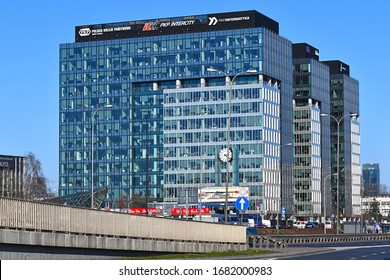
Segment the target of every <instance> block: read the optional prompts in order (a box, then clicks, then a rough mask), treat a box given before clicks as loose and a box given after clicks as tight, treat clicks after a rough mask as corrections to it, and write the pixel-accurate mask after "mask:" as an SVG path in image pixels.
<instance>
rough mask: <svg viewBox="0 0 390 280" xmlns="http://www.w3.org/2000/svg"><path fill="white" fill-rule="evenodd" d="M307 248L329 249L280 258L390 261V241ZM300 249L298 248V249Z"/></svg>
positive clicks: (281, 257) (323, 245)
mask: <svg viewBox="0 0 390 280" xmlns="http://www.w3.org/2000/svg"><path fill="white" fill-rule="evenodd" d="M305 247H311V248H321V249H324V248H326V249H329V250H330V251H328V252H320V253H314V254H310V255H303V256H302V255H299V254H298V255H295V256H285V257H283V256H280V257H276V258H275V259H284V260H390V241H381V242H361V243H345V244H340V245H338V244H332V245H329V244H322V245H319V244H317V245H310V246H305ZM296 248H298V247H296Z"/></svg>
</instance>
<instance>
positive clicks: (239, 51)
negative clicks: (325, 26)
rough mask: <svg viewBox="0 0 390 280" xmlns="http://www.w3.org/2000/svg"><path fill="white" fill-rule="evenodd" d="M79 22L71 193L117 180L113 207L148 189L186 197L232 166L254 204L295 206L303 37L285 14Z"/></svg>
mask: <svg viewBox="0 0 390 280" xmlns="http://www.w3.org/2000/svg"><path fill="white" fill-rule="evenodd" d="M75 31H76V34H75V35H76V38H75V42H74V43H66V44H61V45H60V85H59V89H60V101H59V102H60V124H59V130H60V136H59V137H60V144H59V153H60V154H59V161H60V162H59V170H60V175H59V177H60V178H59V181H60V186H59V192H60V195H68V194H72V193H77V192H82V191H85V190H88V189H91V188H92V187H94V188H101V187H107V188H108V194H107V198H106V199H107V202H108V203H111V204H113V207H116V205H117V204H119V201H120V200H121V199H130V200H132V199H134V198H135V197H145V196H146V194H148V198H149V201H165V202H171V203H175V202H177V201H178V195H179V192H180V191H181V190H183V189H187V188H195V189H202V188H212V187H220V186H224V185H225V183H226V181H225V178H226V176H225V175H224V174H226V172H229V173H231V176H229V177H230V178H232V179H233V180H232V182H229V183H230V185H231V186H233V185H234V186H237V187H241V188H247V189H248V190H249V192H250V197H251V200H250V201H251V205H250V209H249V211H255V210H257V211H258V210H259V209H260V210H261V211H262V213H280V211H281V207H286V208H287V212H288V213H290V214H291V213H292V211H293V210H292V209H293V204H292V199H291V198H292V193H291V191H292V174H291V171H290V172H288V170H291V167H292V159H293V157H292V149H291V147H290V146H288V145H285V144H287V143H291V142H292V141H293V103H292V100H293V91H292V68H291V65H292V47H291V42H290V41H289V40H287V39H285V38H283V37H282V36H280V35H279V24H278V23H277V22H276V21H274V20H272V19H270V18H268V17H266V16H264V15H262V14H260V13H258V12H256V11H243V12H234V13H225V14H208V15H197V16H185V17H175V18H164V19H150V20H137V21H130V22H120V23H109V24H99V25H85V26H77V27H76V29H75ZM208 69H215V70H218V71H217V72H215V71H214V72H211V71H209V70H208ZM247 70H251V72H250V73H249V72H246V71H247ZM107 105H109V106H107ZM230 106H231V107H230ZM229 108H231V110H229ZM229 111H230V112H231V114H229ZM229 115H230V122H229V123H230V124H231V130H230V137H229V138H230V139H231V140H230V145H231V148H232V150H233V154H234V159H233V165H232V166H231V169H229V170H226V165H225V163H224V162H221V161H220V160H219V158H218V154H219V151H220V150H221V149H222V148H223V147H226V145H227V142H228V141H227V139H228V137H227V119H228V118H229ZM92 127H93V128H94V130H93V129H92ZM93 131H94V132H93ZM92 144H93V147H94V149H92ZM92 150H94V155H92ZM92 158H94V160H93V162H94V168H93V170H94V172H92ZM279 168H281V169H282V173H283V171H285V172H284V173H283V174H285V175H283V176H282V178H280V176H279V174H280V172H279V171H280V169H279ZM92 173H93V177H94V180H92ZM281 180H283V184H281ZM92 181H94V184H93V185H94V186H92ZM281 197H282V198H283V199H284V200H281ZM229 204H234V201H231V200H229Z"/></svg>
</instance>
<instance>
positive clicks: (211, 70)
mask: <svg viewBox="0 0 390 280" xmlns="http://www.w3.org/2000/svg"><path fill="white" fill-rule="evenodd" d="M206 70H207V71H209V72H219V70H217V69H214V68H211V67H209V68H207V69H206Z"/></svg>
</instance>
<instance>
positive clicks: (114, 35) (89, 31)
mask: <svg viewBox="0 0 390 280" xmlns="http://www.w3.org/2000/svg"><path fill="white" fill-rule="evenodd" d="M254 27H265V28H267V29H270V30H272V31H273V32H275V33H279V24H278V23H277V22H276V21H274V20H272V19H270V18H268V17H267V16H265V15H263V14H261V13H259V12H257V11H254V10H253V11H243V12H232V13H221V14H209V15H198V16H184V17H175V18H161V19H151V20H140V21H127V22H118V23H105V24H94V25H83V26H76V30H75V37H76V38H75V40H76V42H89V41H100V40H114V39H125V38H136V37H147V36H160V35H170V34H183V33H195V32H207V31H216V30H231V29H242V28H254Z"/></svg>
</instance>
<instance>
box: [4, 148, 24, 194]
mask: <svg viewBox="0 0 390 280" xmlns="http://www.w3.org/2000/svg"><path fill="white" fill-rule="evenodd" d="M24 170H25V158H24V157H19V156H8V155H0V196H3V197H13V198H24V197H25V190H24V184H23V180H24Z"/></svg>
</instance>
